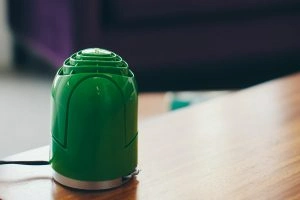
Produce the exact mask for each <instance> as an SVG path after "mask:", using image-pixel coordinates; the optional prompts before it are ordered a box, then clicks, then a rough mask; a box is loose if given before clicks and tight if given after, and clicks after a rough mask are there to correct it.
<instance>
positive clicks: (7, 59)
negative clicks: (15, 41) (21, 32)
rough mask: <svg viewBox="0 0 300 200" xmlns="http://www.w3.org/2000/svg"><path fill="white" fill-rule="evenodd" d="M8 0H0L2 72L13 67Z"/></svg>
mask: <svg viewBox="0 0 300 200" xmlns="http://www.w3.org/2000/svg"><path fill="white" fill-rule="evenodd" d="M6 4H7V2H6V0H0V70H3V69H6V68H9V67H10V66H11V58H12V56H11V50H12V45H11V35H10V32H9V28H8V22H7V10H6V7H7V6H6Z"/></svg>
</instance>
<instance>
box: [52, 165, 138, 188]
mask: <svg viewBox="0 0 300 200" xmlns="http://www.w3.org/2000/svg"><path fill="white" fill-rule="evenodd" d="M138 173H139V171H138V170H135V171H134V172H133V173H131V174H129V175H128V176H125V177H120V178H116V179H112V180H107V181H79V180H76V179H72V178H68V177H66V176H63V175H61V174H59V173H57V172H56V171H54V170H53V178H54V180H55V181H57V182H58V183H60V184H62V185H64V186H67V187H71V188H75V189H81V190H106V189H112V188H116V187H119V186H121V185H123V184H124V183H126V182H128V181H129V180H130V179H131V178H132V177H134V176H136V175H137V174H138Z"/></svg>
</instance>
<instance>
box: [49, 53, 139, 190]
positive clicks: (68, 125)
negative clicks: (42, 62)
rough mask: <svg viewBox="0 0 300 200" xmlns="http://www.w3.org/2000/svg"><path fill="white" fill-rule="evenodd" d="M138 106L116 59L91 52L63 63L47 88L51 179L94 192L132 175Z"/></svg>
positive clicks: (133, 87)
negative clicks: (50, 90)
mask: <svg viewBox="0 0 300 200" xmlns="http://www.w3.org/2000/svg"><path fill="white" fill-rule="evenodd" d="M137 103H138V94H137V86H136V80H135V77H134V74H133V73H132V71H131V70H130V69H129V67H128V64H127V63H126V62H125V61H124V60H123V59H122V58H121V57H120V56H118V55H117V54H115V53H113V52H111V51H108V50H104V49H99V48H90V49H85V50H82V51H79V52H77V53H75V54H73V55H72V56H70V57H69V58H68V59H66V61H65V62H64V64H63V66H62V67H61V68H60V69H59V70H58V72H57V74H56V76H55V79H54V81H53V86H52V125H51V132H52V145H51V147H52V148H51V150H50V161H51V165H52V168H53V170H54V175H53V176H54V179H55V180H56V181H57V182H59V183H61V184H63V185H66V186H69V187H72V188H78V189H87V190H98V189H109V188H114V187H117V186H119V185H121V184H123V183H124V182H126V181H127V180H128V179H130V178H131V177H132V176H134V175H136V172H137V171H136V167H137V141H138V130H137Z"/></svg>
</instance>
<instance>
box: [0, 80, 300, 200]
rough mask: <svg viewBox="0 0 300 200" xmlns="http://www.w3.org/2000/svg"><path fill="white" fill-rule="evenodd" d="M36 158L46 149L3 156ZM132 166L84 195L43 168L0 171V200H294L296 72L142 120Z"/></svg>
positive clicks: (297, 173) (299, 180)
mask: <svg viewBox="0 0 300 200" xmlns="http://www.w3.org/2000/svg"><path fill="white" fill-rule="evenodd" d="M24 134H26V133H24ZM12 146H13V144H12ZM12 148H13V147H12ZM42 158H43V159H47V158H48V150H47V147H43V148H40V149H35V150H33V151H29V152H24V153H22V154H18V155H15V156H12V157H9V158H7V159H30V160H32V159H42ZM139 168H140V169H141V173H140V174H139V175H138V176H137V177H136V178H134V179H133V180H131V181H130V182H128V183H127V184H126V185H124V186H122V187H119V188H117V189H113V190H108V191H99V192H86V191H78V190H72V189H68V188H65V187H63V186H61V185H59V184H56V183H55V182H54V181H53V180H52V178H51V169H50V167H49V166H43V167H41V166H38V167H28V166H27V167H26V166H13V165H11V166H0V199H4V200H6V199H9V200H10V199H44V200H47V199H133V200H134V199H151V200H154V199H155V200H157V199H163V200H168V199H180V200H183V199H184V200H185V199H300V187H299V186H300V74H295V75H292V76H289V77H286V78H283V79H279V80H275V81H271V82H267V83H265V84H262V85H258V86H255V87H253V88H250V89H246V90H244V91H241V92H237V93H234V94H229V95H226V96H224V97H220V98H217V99H214V100H211V101H208V102H205V103H203V104H199V105H196V106H192V107H189V108H187V109H183V110H179V111H175V112H172V113H168V114H165V115H162V116H159V117H156V118H154V119H152V120H150V121H146V122H144V123H143V124H141V125H140V128H139Z"/></svg>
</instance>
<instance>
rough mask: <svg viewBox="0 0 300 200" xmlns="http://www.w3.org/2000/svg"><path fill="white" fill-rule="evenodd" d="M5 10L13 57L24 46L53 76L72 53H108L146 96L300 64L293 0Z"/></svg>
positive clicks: (93, 0) (115, 1) (299, 17)
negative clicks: (98, 50)
mask: <svg viewBox="0 0 300 200" xmlns="http://www.w3.org/2000/svg"><path fill="white" fill-rule="evenodd" d="M8 6H9V24H10V26H11V29H12V32H13V34H14V36H15V37H14V38H15V44H16V54H20V53H18V51H20V48H19V47H20V46H22V48H23V51H24V52H27V51H28V50H29V52H33V54H34V55H36V56H38V57H40V58H42V59H43V60H45V61H47V62H48V63H50V65H51V66H53V69H55V70H56V68H58V67H60V65H61V64H62V62H63V61H64V59H65V58H66V57H68V56H69V55H70V54H71V53H73V52H75V51H77V50H80V49H83V48H87V47H102V48H106V49H109V50H113V51H115V52H117V53H118V54H120V55H121V56H122V57H123V58H124V59H125V60H126V61H128V63H129V64H130V67H131V68H132V69H133V71H134V72H135V74H136V76H137V80H138V83H139V86H140V90H143V91H145V90H182V89H223V88H242V87H247V86H250V85H253V84H256V83H259V82H262V81H265V80H269V79H272V78H275V77H279V76H282V75H285V74H288V73H292V72H295V71H298V70H299V66H300V23H299V22H300V2H299V1H297V0H264V1H261V0H252V1H250V0H247V1H240V0H229V1H222V0H198V1H196V0H188V1H180V0H163V1H160V0H143V1H139V0H127V1H122V0H88V1H82V0H73V1H71V0H51V1H46V0H9V1H8ZM24 49H25V50H24ZM24 52H23V54H22V55H25V53H24ZM19 57H20V56H18V57H17V58H19ZM37 67H41V66H37Z"/></svg>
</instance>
